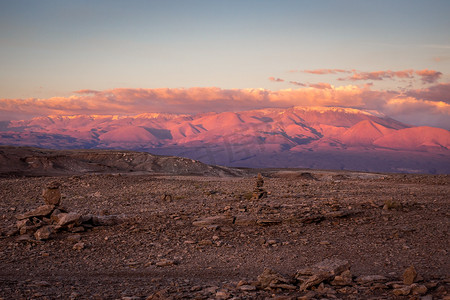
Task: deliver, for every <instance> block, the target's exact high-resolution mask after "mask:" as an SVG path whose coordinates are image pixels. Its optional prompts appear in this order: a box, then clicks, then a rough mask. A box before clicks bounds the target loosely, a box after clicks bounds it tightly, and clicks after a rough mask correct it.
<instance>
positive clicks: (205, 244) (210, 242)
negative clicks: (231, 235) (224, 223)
mask: <svg viewBox="0 0 450 300" xmlns="http://www.w3.org/2000/svg"><path fill="white" fill-rule="evenodd" d="M212 244H213V242H212V241H210V240H201V241H200V242H198V245H199V246H211V245H212Z"/></svg>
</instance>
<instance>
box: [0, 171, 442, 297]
mask: <svg viewBox="0 0 450 300" xmlns="http://www.w3.org/2000/svg"><path fill="white" fill-rule="evenodd" d="M261 172H262V173H263V175H264V180H265V184H264V188H265V189H266V191H267V192H268V196H267V197H266V198H263V199H260V200H251V199H250V197H251V192H252V191H253V189H254V186H255V181H256V180H255V177H254V176H247V177H240V178H236V177H222V178H220V177H194V176H151V175H134V176H130V175H117V174H113V175H80V176H70V177H66V176H60V177H20V178H19V177H6V178H0V197H1V201H0V215H1V219H0V226H1V229H2V236H1V237H0V238H1V239H0V264H1V268H0V297H3V299H34V298H35V299H171V298H172V299H181V298H184V299H186V298H196V299H208V298H213V299H214V298H219V299H228V298H230V299H231V298H234V299H265V298H277V297H278V298H279V299H285V298H282V297H286V299H307V298H308V297H309V298H318V299H321V298H338V299H365V298H371V297H375V299H391V298H392V299H410V298H409V297H416V299H420V297H428V298H425V299H440V298H445V297H448V295H447V292H448V288H449V281H450V280H449V278H450V272H449V270H450V260H449V258H448V257H449V256H448V249H450V245H449V240H450V239H449V225H450V221H449V220H450V219H449V216H450V211H449V203H450V198H449V195H450V176H448V175H403V174H370V173H352V172H331V171H308V172H309V173H308V174H305V173H302V172H301V171H295V170H261ZM55 180H57V181H58V182H60V183H61V188H60V189H61V192H62V195H63V199H62V206H63V207H64V208H65V209H66V210H67V211H70V212H79V213H81V214H95V215H118V216H119V217H120V219H121V220H122V221H121V222H120V223H119V224H116V225H113V226H98V227H94V228H92V229H90V230H87V231H84V232H76V233H73V232H66V231H64V232H59V233H58V234H57V235H56V236H54V237H53V238H52V239H49V240H46V241H35V240H30V239H25V240H23V241H20V237H21V236H19V235H13V236H8V234H7V233H8V231H10V229H11V227H14V226H16V225H15V224H16V215H18V214H21V213H24V212H27V211H30V210H32V209H34V208H36V207H38V206H41V205H43V204H44V203H43V200H42V198H41V191H42V189H43V187H45V186H46V185H47V184H48V183H50V182H52V181H55ZM164 194H166V195H170V196H171V197H166V198H165V199H164V197H163V196H164ZM210 217H216V219H212V218H210ZM325 259H340V260H346V261H348V262H349V264H350V266H351V268H350V270H351V274H352V276H353V283H351V284H349V285H347V288H346V289H342V287H339V288H337V287H335V286H333V285H330V283H329V282H326V281H325V282H324V283H322V284H321V285H319V286H318V287H313V288H312V289H311V290H308V291H301V290H300V289H298V288H296V289H295V290H294V289H290V288H266V289H263V288H261V286H260V285H258V276H259V275H260V274H261V273H263V271H264V269H266V268H270V269H272V270H273V271H274V272H276V273H279V274H281V275H283V276H285V277H286V278H293V276H294V274H295V273H296V272H297V271H298V270H299V269H302V268H304V267H307V266H311V265H313V264H316V263H318V262H321V261H323V260H325ZM411 265H413V266H414V268H415V270H417V273H418V277H417V279H416V281H417V282H418V284H422V285H424V286H427V291H426V292H425V293H422V294H420V293H419V294H417V295H416V296H411V295H412V292H411V293H409V295H408V296H406V295H405V296H402V295H397V294H395V293H394V292H393V288H390V287H389V284H388V283H386V280H385V282H384V283H383V284H379V285H376V284H372V285H361V284H358V283H356V279H357V278H358V277H360V276H363V275H382V276H384V277H386V278H387V279H388V280H389V281H393V282H395V281H396V280H400V281H401V280H402V279H401V278H402V274H403V272H404V271H405V269H406V268H408V267H409V266H411ZM241 286H245V287H248V288H246V289H247V290H246V289H244V288H240V287H241ZM293 286H295V283H293ZM327 289H328V290H327ZM308 293H309V294H308ZM158 297H159V298H158ZM302 297H303V298H302ZM430 297H434V298H430ZM412 299H414V298H412Z"/></svg>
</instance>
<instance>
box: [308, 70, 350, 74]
mask: <svg viewBox="0 0 450 300" xmlns="http://www.w3.org/2000/svg"><path fill="white" fill-rule="evenodd" d="M301 72H303V73H309V74H317V75H324V74H337V73H352V71H349V70H343V69H316V70H303V71H301Z"/></svg>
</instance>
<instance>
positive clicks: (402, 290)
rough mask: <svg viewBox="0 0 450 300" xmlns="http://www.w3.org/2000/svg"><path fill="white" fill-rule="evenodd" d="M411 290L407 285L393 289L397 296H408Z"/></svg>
mask: <svg viewBox="0 0 450 300" xmlns="http://www.w3.org/2000/svg"><path fill="white" fill-rule="evenodd" d="M410 292H411V287H409V286H405V287H403V288H398V289H395V290H393V291H392V293H393V294H394V295H395V296H408V295H409V293H410Z"/></svg>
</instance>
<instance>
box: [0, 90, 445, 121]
mask: <svg viewBox="0 0 450 300" xmlns="http://www.w3.org/2000/svg"><path fill="white" fill-rule="evenodd" d="M299 84H300V83H299ZM449 87H450V83H445V84H439V85H436V86H433V87H430V88H428V89H423V90H412V91H408V92H405V93H401V92H396V91H376V90H372V89H371V87H370V85H364V86H362V87H361V86H355V85H347V86H339V87H333V86H331V85H329V84H328V83H318V84H309V86H308V87H302V88H297V89H285V90H278V91H272V90H266V89H221V88H217V87H206V88H198V87H194V88H188V89H182V88H179V89H169V88H159V89H131V88H120V89H111V90H105V91H97V92H96V93H77V94H76V95H73V96H70V97H52V98H48V99H38V98H29V99H0V118H1V119H2V120H11V119H27V118H31V117H35V116H47V115H77V114H117V115H132V114H139V113H143V112H169V113H183V114H196V113H202V112H210V111H215V112H224V111H241V110H252V109H260V108H268V107H284V108H286V107H291V106H339V107H354V108H362V109H371V110H378V111H380V112H382V113H386V114H388V115H390V116H392V117H394V118H396V117H398V118H400V120H401V121H408V122H411V123H413V124H414V122H419V121H420V119H427V120H435V121H433V122H438V121H439V120H440V121H439V124H443V125H442V126H447V125H446V124H447V123H448V122H449V121H445V120H450V105H449V104H448V102H449V100H448V95H449V93H448V89H449ZM445 95H447V96H445ZM442 97H444V98H442ZM445 97H447V98H445ZM412 116H413V117H412ZM420 116H422V117H420ZM414 118H417V120H416V121H414ZM436 120H438V121H436ZM446 122H447V123H446ZM434 125H436V124H434ZM449 126H450V125H449Z"/></svg>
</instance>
